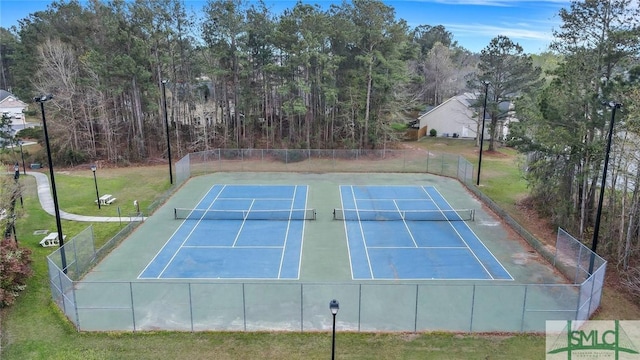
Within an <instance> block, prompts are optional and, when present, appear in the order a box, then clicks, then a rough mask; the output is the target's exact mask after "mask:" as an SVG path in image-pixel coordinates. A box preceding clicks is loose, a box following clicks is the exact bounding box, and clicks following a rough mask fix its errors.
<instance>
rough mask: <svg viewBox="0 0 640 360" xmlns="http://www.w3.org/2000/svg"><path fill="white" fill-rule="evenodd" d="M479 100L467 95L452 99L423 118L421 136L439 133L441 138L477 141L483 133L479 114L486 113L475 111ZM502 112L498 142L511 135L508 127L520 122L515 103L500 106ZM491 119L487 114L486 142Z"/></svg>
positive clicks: (473, 95)
mask: <svg viewBox="0 0 640 360" xmlns="http://www.w3.org/2000/svg"><path fill="white" fill-rule="evenodd" d="M476 99H477V96H476V95H475V94H472V93H464V94H462V95H456V96H454V97H452V98H449V99H448V100H446V101H445V102H443V103H442V104H440V105H438V106H436V107H435V108H433V109H431V110H430V111H428V112H426V113H425V114H423V115H421V116H420V117H419V118H418V120H419V122H420V131H419V133H420V134H421V135H429V132H430V131H431V129H435V130H436V131H437V134H438V136H448V137H460V138H476V137H477V136H478V134H479V132H480V122H479V120H480V118H481V117H482V115H481V114H479V113H478V111H482V106H480V108H479V109H478V108H477V107H476V108H474V105H475V103H476V101H477V100H476ZM500 109H501V112H503V113H505V115H506V116H504V117H503V119H501V120H500V121H499V123H498V138H504V137H505V136H506V135H507V134H508V125H509V123H510V122H511V121H517V120H516V119H515V117H514V116H513V105H512V104H511V103H504V104H500ZM490 123H491V117H490V115H489V114H488V113H487V114H486V116H485V127H484V129H485V131H484V138H485V139H489V138H490V133H489V124H490Z"/></svg>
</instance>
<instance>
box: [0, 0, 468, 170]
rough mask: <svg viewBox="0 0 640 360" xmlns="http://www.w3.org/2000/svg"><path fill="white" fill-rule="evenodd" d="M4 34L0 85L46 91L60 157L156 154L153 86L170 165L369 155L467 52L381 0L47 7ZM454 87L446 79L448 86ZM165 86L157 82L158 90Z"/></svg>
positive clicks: (457, 68) (24, 92) (439, 93)
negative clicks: (277, 8) (238, 155)
mask: <svg viewBox="0 0 640 360" xmlns="http://www.w3.org/2000/svg"><path fill="white" fill-rule="evenodd" d="M11 30H12V31H11V32H9V31H7V30H6V29H3V30H2V34H3V36H2V39H3V40H2V42H3V44H2V46H3V52H2V62H1V64H2V69H1V70H2V71H1V73H2V77H1V78H0V81H2V83H1V84H0V85H2V86H4V87H11V89H12V90H13V92H14V93H15V94H17V95H18V96H20V97H21V98H23V99H30V98H32V97H33V96H34V94H40V93H52V94H54V96H55V99H54V101H53V102H51V103H50V104H47V107H48V109H49V108H50V110H48V111H51V112H52V116H51V122H52V130H51V132H52V136H51V138H52V139H53V142H54V146H56V149H57V150H59V151H57V152H56V153H58V154H64V155H61V156H63V159H61V160H62V161H65V162H66V163H73V162H78V161H82V160H83V159H85V158H90V159H95V158H104V159H107V160H109V161H113V162H117V161H134V162H135V161H141V160H143V159H147V158H149V157H154V156H163V155H166V154H164V151H165V147H164V146H163V144H164V141H163V136H164V132H163V131H162V130H163V126H162V124H163V120H164V119H163V111H164V109H163V107H164V103H163V96H162V95H163V90H165V93H166V96H167V97H168V98H167V104H168V112H169V114H168V118H169V119H168V120H169V122H170V127H171V141H172V146H173V147H175V148H176V149H177V150H178V155H183V154H184V153H186V152H191V151H198V150H206V149H209V148H216V147H226V148H233V147H240V148H241V147H271V148H285V147H286V148H332V147H346V148H375V147H382V146H385V144H387V143H389V142H393V141H395V140H397V138H396V137H397V135H395V132H393V131H391V125H392V124H394V123H406V122H407V120H408V119H415V117H416V114H417V113H419V112H420V111H421V110H424V106H425V104H431V105H437V104H439V103H440V102H442V101H443V100H446V99H447V98H448V97H450V96H452V95H455V94H456V93H458V92H459V91H460V89H463V88H464V87H465V86H466V78H465V76H466V75H468V74H470V73H472V72H473V71H474V69H475V67H476V64H477V62H478V60H477V56H474V55H473V54H471V53H470V52H469V51H467V50H465V49H463V48H462V47H460V46H458V45H457V43H456V42H455V41H453V36H452V34H451V33H450V32H448V31H447V30H446V29H445V28H444V27H443V26H440V25H438V26H430V25H422V26H419V27H417V28H415V29H410V28H409V27H408V25H407V24H406V22H405V21H404V20H398V19H396V16H395V11H394V9H393V8H392V7H390V6H387V5H385V4H384V3H383V2H381V1H369V0H356V1H352V2H350V3H347V2H344V3H342V4H334V5H331V6H330V7H329V8H328V9H326V10H323V9H322V8H321V7H320V6H318V5H309V4H303V3H298V4H296V5H295V6H294V7H293V8H292V9H287V10H284V11H283V12H282V13H281V14H278V15H274V14H272V13H271V12H270V10H269V9H268V8H267V6H266V5H265V4H264V3H263V2H250V3H249V2H245V1H244V0H224V1H209V2H207V3H206V4H205V5H204V7H203V8H202V9H199V10H198V12H196V13H190V12H189V11H188V10H187V8H186V7H185V4H184V3H183V2H182V1H181V0H161V1H155V0H154V1H151V0H137V1H134V2H126V1H112V2H109V3H105V2H101V1H98V0H92V1H89V2H88V3H87V4H86V6H83V5H82V4H80V3H78V2H77V1H70V2H55V3H53V4H52V5H51V6H50V7H49V8H48V10H46V11H40V12H36V13H34V14H31V15H30V16H29V17H28V18H26V19H23V20H22V21H20V23H19V26H18V27H16V28H13V29H11ZM454 79H457V80H454ZM163 81H165V82H164V83H163Z"/></svg>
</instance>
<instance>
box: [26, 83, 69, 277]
mask: <svg viewBox="0 0 640 360" xmlns="http://www.w3.org/2000/svg"><path fill="white" fill-rule="evenodd" d="M51 99H53V95H51V94H49V95H42V96H39V97H35V98H33V101H35V102H37V103H40V111H41V112H42V129H43V131H44V142H45V144H46V146H47V160H48V161H49V176H50V177H51V192H52V194H53V208H54V210H55V215H56V226H57V227H58V243H59V244H60V260H61V262H62V271H63V272H64V273H65V274H66V273H67V256H66V255H65V252H64V249H63V248H62V247H63V246H64V236H63V235H62V223H61V222H60V207H59V206H58V193H57V192H56V179H55V177H54V176H53V161H52V160H51V146H50V145H49V133H48V132H47V120H46V118H45V115H44V103H45V102H47V101H49V100H51Z"/></svg>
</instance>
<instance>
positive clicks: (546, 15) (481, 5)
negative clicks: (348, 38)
mask: <svg viewBox="0 0 640 360" xmlns="http://www.w3.org/2000/svg"><path fill="white" fill-rule="evenodd" d="M249 1H251V0H249ZM81 2H84V1H82V0H81ZM205 2H206V1H204V0H184V3H185V5H186V7H187V8H192V9H194V10H198V9H201V8H202V6H203V5H204V4H205ZM303 2H305V3H312V4H319V5H320V6H321V7H322V8H325V9H326V8H328V7H329V5H330V4H332V3H335V4H339V3H341V0H337V1H334V0H304V1H303ZM51 3H52V1H51V0H0V26H2V27H4V28H10V27H11V26H14V25H17V24H18V20H19V19H23V18H26V17H28V16H29V14H31V13H34V12H36V11H40V10H46V9H47V6H48V5H49V4H51ZM265 3H266V4H267V6H269V7H270V8H271V11H272V13H273V14H279V13H281V12H282V10H284V9H287V8H289V9H290V8H292V7H293V6H294V5H295V3H296V1H295V0H265ZM384 3H385V4H387V5H389V6H391V7H393V8H394V9H395V11H396V18H397V19H404V20H406V21H407V24H408V25H409V26H410V27H411V28H415V27H417V26H419V25H431V26H436V25H443V26H444V27H445V28H446V29H447V30H448V31H450V32H451V33H452V34H453V39H454V40H455V41H457V42H458V44H459V45H461V46H463V47H464V48H466V49H468V50H470V51H473V52H480V50H482V49H484V48H485V47H487V45H489V42H490V41H491V39H493V38H495V37H496V36H498V35H505V36H507V37H509V38H510V39H511V40H512V41H514V42H517V43H518V44H520V45H521V46H522V47H523V48H524V51H525V52H526V53H540V52H542V51H545V50H546V49H547V48H548V46H549V44H550V43H551V41H552V39H553V36H552V33H553V30H554V29H555V30H557V29H558V28H559V26H560V24H561V21H560V17H559V16H558V13H559V11H560V9H561V8H563V7H564V8H568V7H569V5H570V1H568V0H567V1H565V0H538V1H533V0H384Z"/></svg>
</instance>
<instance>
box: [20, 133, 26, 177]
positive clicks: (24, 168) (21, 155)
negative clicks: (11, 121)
mask: <svg viewBox="0 0 640 360" xmlns="http://www.w3.org/2000/svg"><path fill="white" fill-rule="evenodd" d="M18 145H20V157H21V158H22V172H23V174H24V175H27V168H26V167H25V166H24V152H22V140H18Z"/></svg>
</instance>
